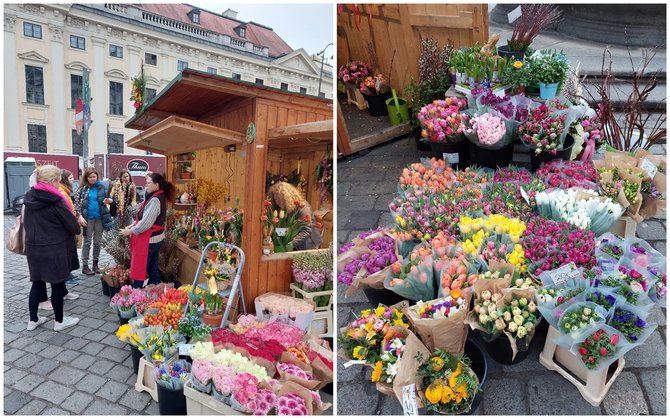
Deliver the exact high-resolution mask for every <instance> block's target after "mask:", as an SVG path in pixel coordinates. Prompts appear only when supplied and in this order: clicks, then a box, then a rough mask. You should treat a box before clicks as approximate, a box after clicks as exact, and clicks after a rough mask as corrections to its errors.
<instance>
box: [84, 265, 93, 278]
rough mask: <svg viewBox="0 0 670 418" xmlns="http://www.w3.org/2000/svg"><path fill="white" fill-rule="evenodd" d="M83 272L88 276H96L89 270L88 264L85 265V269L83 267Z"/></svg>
mask: <svg viewBox="0 0 670 418" xmlns="http://www.w3.org/2000/svg"><path fill="white" fill-rule="evenodd" d="M81 272H82V273H84V274H85V275H87V276H93V275H94V274H95V273H93V271H92V270H91V269H90V268H88V264H84V267H82V269H81Z"/></svg>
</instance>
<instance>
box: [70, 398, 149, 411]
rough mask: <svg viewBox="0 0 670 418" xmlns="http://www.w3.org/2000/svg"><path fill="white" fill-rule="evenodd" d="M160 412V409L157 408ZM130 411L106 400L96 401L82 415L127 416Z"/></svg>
mask: <svg viewBox="0 0 670 418" xmlns="http://www.w3.org/2000/svg"><path fill="white" fill-rule="evenodd" d="M156 412H158V408H156ZM127 414H128V410H127V409H126V408H124V407H122V406H121V405H118V404H116V403H112V402H108V401H106V400H104V399H96V400H94V401H93V403H91V404H90V405H89V406H88V407H87V408H86V409H85V410H84V412H83V414H82V415H127Z"/></svg>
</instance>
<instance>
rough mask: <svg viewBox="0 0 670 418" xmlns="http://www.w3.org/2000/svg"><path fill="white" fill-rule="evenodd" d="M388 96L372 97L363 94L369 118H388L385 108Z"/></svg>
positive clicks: (385, 94) (378, 95)
mask: <svg viewBox="0 0 670 418" xmlns="http://www.w3.org/2000/svg"><path fill="white" fill-rule="evenodd" d="M390 96H391V95H390V94H389V93H384V94H377V95H374V96H371V95H369V94H365V93H363V97H364V98H365V101H366V102H368V112H370V116H375V117H379V116H388V114H389V111H388V108H387V107H386V99H388V98H389V97H390Z"/></svg>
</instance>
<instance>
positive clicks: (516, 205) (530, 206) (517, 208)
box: [481, 177, 546, 221]
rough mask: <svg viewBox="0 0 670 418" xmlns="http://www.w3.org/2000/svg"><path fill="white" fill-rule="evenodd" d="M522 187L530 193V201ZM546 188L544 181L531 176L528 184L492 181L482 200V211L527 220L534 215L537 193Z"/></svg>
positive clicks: (487, 213)
mask: <svg viewBox="0 0 670 418" xmlns="http://www.w3.org/2000/svg"><path fill="white" fill-rule="evenodd" d="M521 187H523V189H524V191H525V192H526V194H527V195H528V200H529V202H530V203H529V202H526V199H524V197H523V194H522V193H521ZM545 189H546V187H545V186H544V183H542V181H540V180H538V179H537V178H536V177H531V181H530V182H529V183H528V184H520V183H519V182H514V181H509V182H505V183H492V184H491V185H490V186H489V188H488V189H487V191H486V196H485V197H484V199H483V201H482V202H481V204H482V211H483V212H484V213H485V214H486V215H491V214H493V213H497V214H500V215H505V216H509V217H512V218H520V219H521V220H522V221H526V220H527V219H529V218H531V217H532V216H533V211H534V210H535V207H536V203H535V194H536V193H537V192H540V191H543V190H545Z"/></svg>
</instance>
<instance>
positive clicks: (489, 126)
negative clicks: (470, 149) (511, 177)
mask: <svg viewBox="0 0 670 418" xmlns="http://www.w3.org/2000/svg"><path fill="white" fill-rule="evenodd" d="M462 120H463V123H464V126H465V129H464V130H463V133H464V134H465V137H466V138H467V139H468V140H469V141H470V142H472V143H473V144H475V145H476V146H477V147H479V148H485V149H488V150H499V149H502V148H505V147H507V146H508V145H510V144H511V143H512V141H514V135H513V131H512V128H510V129H509V130H508V129H507V127H506V123H505V121H504V120H503V119H502V118H501V117H500V116H497V115H495V114H494V113H493V112H486V113H482V114H480V115H478V114H477V113H474V114H472V115H471V116H468V115H467V114H464V115H462Z"/></svg>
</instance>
